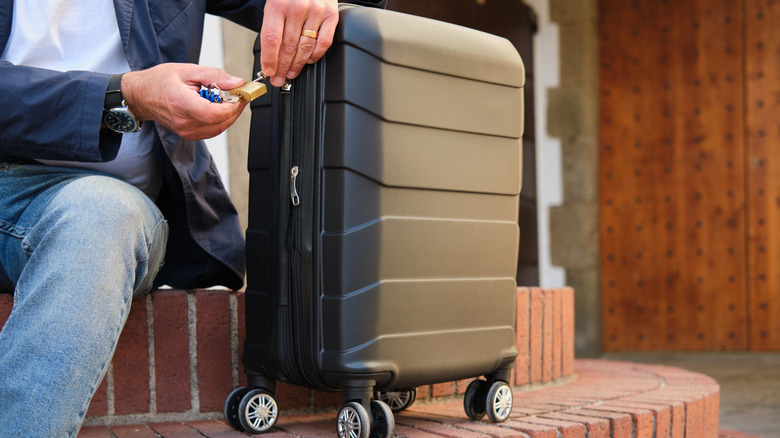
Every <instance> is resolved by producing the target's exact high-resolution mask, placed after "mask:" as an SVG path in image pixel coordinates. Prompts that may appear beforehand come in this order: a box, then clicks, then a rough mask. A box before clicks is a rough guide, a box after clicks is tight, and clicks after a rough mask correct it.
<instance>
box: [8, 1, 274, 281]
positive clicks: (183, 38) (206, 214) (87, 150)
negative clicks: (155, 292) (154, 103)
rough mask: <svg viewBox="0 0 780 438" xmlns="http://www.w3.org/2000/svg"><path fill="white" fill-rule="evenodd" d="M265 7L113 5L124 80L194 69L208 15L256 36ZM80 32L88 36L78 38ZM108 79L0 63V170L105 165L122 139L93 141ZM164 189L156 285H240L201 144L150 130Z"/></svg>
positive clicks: (229, 214)
mask: <svg viewBox="0 0 780 438" xmlns="http://www.w3.org/2000/svg"><path fill="white" fill-rule="evenodd" d="M13 3H14V2H13V1H10V0H3V1H2V2H0V53H2V52H3V51H4V50H5V46H6V44H7V42H8V38H9V35H10V32H11V19H12V16H13V14H12V9H13ZM264 4H265V0H114V5H115V9H116V14H117V22H118V24H119V31H120V34H121V37H122V43H123V44H124V48H125V52H126V54H127V61H128V64H129V65H130V68H131V69H132V70H141V69H145V68H149V67H151V66H154V65H157V64H160V63H164V62H189V63H195V62H197V61H198V58H199V55H200V53H199V52H200V47H201V37H202V35H203V17H204V14H205V13H211V14H215V15H219V16H222V17H225V18H227V19H229V20H231V21H234V22H236V23H238V24H241V25H243V26H245V27H248V28H250V29H253V30H255V31H258V30H259V29H260V25H261V23H262V19H263V6H264ZM84 31H85V32H88V31H89V29H84ZM109 78H110V75H107V74H99V73H92V72H85V71H71V72H65V73H62V72H56V71H50V70H45V69H40V68H31V67H25V66H16V65H11V64H10V63H0V83H2V84H5V86H4V91H3V92H2V98H0V102H2V109H0V161H4V160H5V161H17V162H19V161H21V162H24V161H31V160H32V159H36V158H42V159H55V160H56V159H68V160H77V161H106V160H111V159H113V158H114V157H115V156H116V153H117V150H118V148H119V143H120V140H121V136H120V135H119V134H114V133H112V132H105V131H108V130H104V132H103V133H102V134H101V131H100V123H101V117H102V111H103V100H104V98H105V91H106V87H107V86H108V80H109ZM156 130H157V134H158V135H157V136H156V138H155V141H156V144H155V147H156V149H157V150H158V151H159V153H160V162H161V163H162V164H161V167H162V168H161V173H162V175H163V188H162V192H161V194H160V197H159V199H158V202H157V203H158V205H159V207H160V210H161V211H162V212H163V214H164V215H165V216H166V218H167V219H168V221H169V225H170V238H169V243H168V250H167V255H166V261H165V265H164V266H163V268H162V270H161V271H160V274H159V275H158V277H157V281H156V283H157V285H160V284H168V285H171V286H174V287H179V288H193V287H206V286H212V285H217V284H219V285H224V286H228V287H232V288H238V287H241V286H242V285H243V275H244V237H243V231H242V230H241V227H240V224H239V221H238V214H237V213H236V210H235V208H234V207H233V204H232V203H231V202H230V199H229V198H228V195H227V192H226V191H225V189H224V187H223V185H222V182H221V180H220V178H219V175H218V174H217V171H216V168H215V166H214V163H213V162H212V159H211V155H210V154H209V152H208V151H207V149H206V147H205V145H204V143H203V142H201V141H187V140H183V139H181V138H180V137H179V136H177V135H176V134H174V133H173V132H171V131H169V130H167V129H165V128H164V127H162V126H159V125H156Z"/></svg>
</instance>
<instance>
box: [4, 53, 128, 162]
mask: <svg viewBox="0 0 780 438" xmlns="http://www.w3.org/2000/svg"><path fill="white" fill-rule="evenodd" d="M109 79H110V75H104V74H98V73H91V72H84V71H71V72H65V73H62V72H57V71H52V70H46V69H42V68H34V67H25V66H15V65H12V64H10V63H7V62H0V82H2V83H3V84H6V86H5V87H4V90H3V98H2V102H3V105H2V116H1V117H0V157H4V158H17V159H18V158H21V159H28V158H44V159H66V158H67V159H78V160H82V161H103V160H110V159H112V158H113V157H114V156H115V155H116V152H117V150H118V148H119V141H118V136H117V138H114V139H112V138H108V139H107V140H106V141H105V142H104V143H101V142H100V141H99V140H100V124H101V120H102V113H103V101H104V99H105V90H106V86H107V85H108V80H109Z"/></svg>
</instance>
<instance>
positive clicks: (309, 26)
mask: <svg viewBox="0 0 780 438" xmlns="http://www.w3.org/2000/svg"><path fill="white" fill-rule="evenodd" d="M321 22H322V17H319V16H318V17H313V18H310V19H309V20H306V23H305V24H304V25H303V29H304V30H311V31H314V32H318V30H317V29H319V28H320V23H321ZM317 36H318V37H319V35H317ZM317 41H318V40H317V38H315V37H312V36H307V35H301V36H300V37H298V50H297V51H296V52H295V57H294V58H293V60H292V63H291V64H290V68H289V70H288V73H287V75H286V76H287V77H288V78H290V79H292V78H295V77H297V76H298V74H299V73H300V72H301V69H302V68H303V66H304V65H305V64H306V61H308V60H309V58H310V57H311V55H312V53H314V49H315V47H316V46H317V44H318V42H317Z"/></svg>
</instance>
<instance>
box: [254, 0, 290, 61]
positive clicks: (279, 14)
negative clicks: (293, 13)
mask: <svg viewBox="0 0 780 438" xmlns="http://www.w3.org/2000/svg"><path fill="white" fill-rule="evenodd" d="M282 8H283V6H280V3H279V2H274V1H268V2H267V3H266V5H265V9H264V13H263V27H262V29H261V30H260V46H261V47H262V49H263V50H262V51H261V52H260V64H261V65H262V68H263V73H265V74H266V75H267V76H274V75H275V74H276V64H277V63H278V60H279V48H280V47H281V46H282V36H283V35H284V21H285V18H286V17H285V11H284V10H283V9H282Z"/></svg>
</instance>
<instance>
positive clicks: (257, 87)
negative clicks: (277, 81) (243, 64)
mask: <svg viewBox="0 0 780 438" xmlns="http://www.w3.org/2000/svg"><path fill="white" fill-rule="evenodd" d="M266 91H267V89H266V87H265V84H263V83H260V82H253V81H247V82H244V85H242V86H240V87H236V88H233V89H231V90H230V91H229V93H230V95H231V96H239V98H240V99H241V100H243V101H244V102H251V101H253V100H255V99H257V98H258V97H260V96H262V95H263V94H265V93H266Z"/></svg>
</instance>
